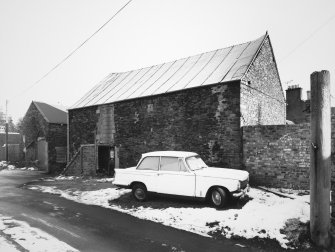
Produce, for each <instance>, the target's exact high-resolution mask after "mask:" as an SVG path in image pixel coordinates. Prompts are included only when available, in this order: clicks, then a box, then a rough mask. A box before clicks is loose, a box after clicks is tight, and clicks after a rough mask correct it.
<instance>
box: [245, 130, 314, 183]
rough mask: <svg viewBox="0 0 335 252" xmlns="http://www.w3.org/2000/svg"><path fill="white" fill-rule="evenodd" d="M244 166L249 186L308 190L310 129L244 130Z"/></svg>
mask: <svg viewBox="0 0 335 252" xmlns="http://www.w3.org/2000/svg"><path fill="white" fill-rule="evenodd" d="M243 163H244V166H245V169H246V170H247V171H249V173H250V182H251V183H252V184H257V185H266V186H272V187H284V188H296V189H308V188H309V163H310V127H309V125H308V124H297V125H269V126H247V127H243Z"/></svg>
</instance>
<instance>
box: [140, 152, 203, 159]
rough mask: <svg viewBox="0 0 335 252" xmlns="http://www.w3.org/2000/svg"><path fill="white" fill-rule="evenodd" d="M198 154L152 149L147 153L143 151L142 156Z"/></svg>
mask: <svg viewBox="0 0 335 252" xmlns="http://www.w3.org/2000/svg"><path fill="white" fill-rule="evenodd" d="M197 155H198V154H197V153H195V152H188V151H153V152H148V153H143V154H142V157H148V156H154V157H157V156H161V157H180V158H182V157H191V156H197Z"/></svg>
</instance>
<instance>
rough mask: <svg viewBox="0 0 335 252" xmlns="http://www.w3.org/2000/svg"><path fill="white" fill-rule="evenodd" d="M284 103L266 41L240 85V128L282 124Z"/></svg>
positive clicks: (268, 41)
mask: <svg viewBox="0 0 335 252" xmlns="http://www.w3.org/2000/svg"><path fill="white" fill-rule="evenodd" d="M285 109H286V103H285V97H284V93H283V89H282V86H281V82H280V78H279V74H278V70H277V66H276V62H275V59H274V54H273V52H272V47H271V43H270V40H269V38H267V39H265V41H264V44H263V46H262V47H261V49H260V51H259V52H258V55H257V57H256V58H255V60H254V62H253V63H252V64H251V66H250V68H249V70H248V71H247V73H246V75H245V76H244V78H243V79H242V85H241V125H242V126H244V125H273V124H285V121H286V111H285Z"/></svg>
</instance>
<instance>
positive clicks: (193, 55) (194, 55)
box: [107, 32, 267, 76]
mask: <svg viewBox="0 0 335 252" xmlns="http://www.w3.org/2000/svg"><path fill="white" fill-rule="evenodd" d="M265 35H267V32H266V33H265ZM265 35H263V36H265ZM263 36H260V37H258V38H256V39H254V40H250V41H246V42H243V43H239V44H233V45H230V46H226V47H221V48H217V49H214V50H210V51H206V52H203V53H197V54H192V55H189V56H185V57H182V58H178V59H176V60H171V61H167V62H163V63H158V64H154V65H149V66H146V67H142V68H135V69H131V70H127V71H120V72H111V73H109V74H123V73H128V72H132V71H137V70H142V69H146V68H150V67H154V66H159V65H164V64H169V63H172V62H175V61H179V60H184V59H187V58H189V57H196V56H199V55H203V54H207V53H211V52H214V51H218V50H223V49H227V48H231V47H236V46H240V45H243V44H247V43H250V42H253V41H256V40H258V39H260V38H261V37H263ZM107 76H108V75H107Z"/></svg>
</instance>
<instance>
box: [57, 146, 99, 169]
mask: <svg viewBox="0 0 335 252" xmlns="http://www.w3.org/2000/svg"><path fill="white" fill-rule="evenodd" d="M95 151H96V149H95V145H94V144H88V145H82V146H81V147H80V148H79V150H78V152H77V153H76V155H74V156H73V159H72V160H71V162H70V163H69V164H68V166H67V167H66V170H65V171H64V174H65V175H71V176H82V175H83V176H94V175H96V162H95V161H96V159H95Z"/></svg>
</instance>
